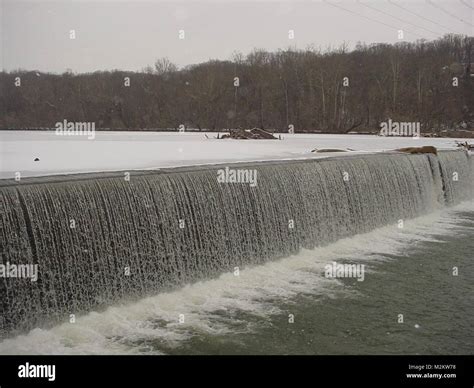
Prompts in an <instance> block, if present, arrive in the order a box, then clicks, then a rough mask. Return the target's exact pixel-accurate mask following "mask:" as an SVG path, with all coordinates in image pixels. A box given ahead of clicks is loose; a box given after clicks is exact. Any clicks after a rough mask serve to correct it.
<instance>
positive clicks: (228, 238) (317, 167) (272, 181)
mask: <svg viewBox="0 0 474 388" xmlns="http://www.w3.org/2000/svg"><path fill="white" fill-rule="evenodd" d="M226 166H228V165H226ZM223 167H225V166H222V165H213V166H203V167H182V168H176V169H161V170H158V171H133V172H130V175H129V176H128V175H127V174H125V173H124V172H117V173H92V174H75V175H68V176H54V177H37V178H23V179H21V181H19V182H16V181H14V180H6V179H5V180H1V181H0V198H1V200H0V214H1V216H0V217H1V218H0V235H1V239H0V244H1V245H0V252H1V264H4V265H6V264H7V263H8V265H12V264H17V265H22V264H23V265H37V266H38V278H37V280H36V281H30V280H29V279H17V278H12V277H4V278H0V295H1V300H0V304H1V306H2V309H1V315H0V333H1V336H3V337H7V336H11V335H16V334H19V333H24V332H26V331H28V330H30V329H32V328H35V327H48V326H49V325H53V324H56V323H60V322H66V321H68V320H69V317H70V314H75V315H76V314H77V315H79V314H85V313H87V312H89V311H92V310H100V309H104V308H105V307H107V306H110V305H113V304H117V303H124V302H128V301H134V300H138V299H140V298H143V297H145V296H149V295H154V294H157V293H160V292H163V291H167V290H171V289H175V288H177V287H180V286H183V285H186V284H189V283H192V282H196V281H199V280H203V279H209V278H213V277H215V276H217V275H219V274H221V273H224V272H231V271H234V269H235V268H236V267H239V268H242V267H246V266H252V265H258V264H261V263H264V262H267V261H270V260H276V259H278V258H282V257H287V256H290V255H292V254H295V253H297V252H298V251H299V250H300V249H302V248H306V249H311V248H314V247H317V246H324V245H327V244H330V243H332V242H335V241H337V240H339V239H341V238H344V237H348V236H353V235H356V234H361V233H366V232H369V231H372V230H374V229H376V228H379V227H382V226H386V225H391V224H393V225H394V228H397V225H400V220H401V221H403V220H406V219H411V218H415V217H418V216H421V215H424V214H428V213H430V212H432V211H434V210H436V209H439V208H442V207H444V206H452V205H455V204H458V203H460V202H462V201H464V200H470V199H472V198H473V168H472V167H473V161H472V157H471V156H469V155H468V154H467V153H465V152H463V151H439V152H438V155H437V156H436V155H432V154H423V155H409V154H403V153H380V154H369V155H347V156H341V157H331V158H326V159H316V160H298V161H277V162H250V163H235V164H233V165H231V167H232V168H234V169H247V170H255V172H256V176H258V180H257V182H258V184H257V185H250V184H246V183H242V182H240V183H225V182H220V181H219V180H218V170H219V169H222V168H223ZM128 177H129V179H128Z"/></svg>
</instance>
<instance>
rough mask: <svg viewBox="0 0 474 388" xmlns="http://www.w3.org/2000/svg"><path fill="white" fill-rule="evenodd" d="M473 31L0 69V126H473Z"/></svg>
mask: <svg viewBox="0 0 474 388" xmlns="http://www.w3.org/2000/svg"><path fill="white" fill-rule="evenodd" d="M473 40H474V38H473V37H463V36H460V35H446V36H444V37H443V38H440V39H437V40H434V41H417V42H415V43H407V42H399V43H396V44H393V45H391V44H371V45H367V44H360V43H359V44H357V46H356V47H355V48H354V49H353V50H348V49H347V46H346V45H342V46H340V47H338V48H336V49H331V50H325V51H322V50H321V49H317V48H314V47H309V48H307V49H305V50H296V49H286V50H279V51H277V52H268V51H266V50H261V49H255V50H254V51H253V52H251V53H249V54H248V55H243V54H240V53H235V54H234V55H233V57H232V59H231V60H226V61H221V60H210V61H208V62H205V63H201V64H196V65H190V66H187V67H184V68H182V69H178V68H177V66H176V65H174V64H173V63H171V62H170V61H169V60H168V59H166V58H162V59H159V60H157V61H156V63H155V65H154V67H151V66H149V67H147V68H145V69H143V70H142V71H139V72H129V71H120V70H114V71H97V72H93V73H82V74H73V73H71V72H66V73H63V74H51V73H43V72H38V71H24V70H18V71H10V72H1V73H0V128H2V129H22V128H54V126H55V123H57V122H61V121H63V120H64V119H66V120H69V121H76V122H94V123H95V125H96V128H98V129H100V128H104V129H128V130H139V129H162V130H163V129H174V130H177V129H178V128H179V127H180V126H184V127H185V128H187V129H198V130H211V131H222V130H225V129H229V128H254V127H258V128H263V129H269V130H275V131H283V132H286V131H288V129H289V128H291V127H292V128H294V131H295V132H296V133H298V132H314V131H324V132H334V133H346V132H349V131H373V130H376V129H377V128H379V126H380V123H381V122H384V121H386V120H388V119H392V120H395V121H400V122H420V123H421V125H422V128H423V131H428V130H429V131H437V130H441V129H454V128H460V127H462V128H467V129H474V112H473V108H474V92H473V88H472V86H473V85H472V83H473V78H472V76H471V68H470V63H471V56H472V50H473V44H472V43H473ZM472 58H473V59H474V57H472Z"/></svg>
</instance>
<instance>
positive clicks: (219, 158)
mask: <svg viewBox="0 0 474 388" xmlns="http://www.w3.org/2000/svg"><path fill="white" fill-rule="evenodd" d="M216 135H217V134H216V133H204V132H200V133H195V132H193V133H191V132H189V133H172V132H153V133H149V132H148V133H144V132H96V134H95V139H93V140H92V139H91V140H89V139H88V138H87V137H86V136H57V135H56V134H55V132H54V131H0V179H4V178H13V177H14V176H15V173H16V172H20V173H21V176H22V177H26V176H42V175H55V174H69V173H79V172H99V171H120V170H142V169H155V168H162V167H176V166H188V165H198V164H214V163H227V162H239V161H258V160H281V159H300V158H314V157H323V156H328V155H334V154H333V153H331V154H325V155H324V154H315V153H312V152H311V150H312V149H314V148H318V149H321V148H351V149H353V150H355V152H374V151H383V150H393V149H395V148H400V147H411V146H422V145H433V146H435V147H438V148H454V147H455V139H431V138H420V139H413V138H389V137H380V136H371V135H322V134H314V135H311V134H294V135H291V134H282V138H283V140H281V141H280V140H231V139H226V140H217V139H215V138H214V137H215V136H216ZM338 154H339V153H338ZM339 155H340V154H339ZM36 158H37V159H39V160H38V161H35V159H36Z"/></svg>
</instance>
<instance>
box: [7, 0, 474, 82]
mask: <svg viewBox="0 0 474 388" xmlns="http://www.w3.org/2000/svg"><path fill="white" fill-rule="evenodd" d="M0 2H1V8H0V12H1V28H0V33H1V43H2V47H1V52H0V55H1V64H2V68H3V69H4V70H7V71H11V70H14V69H18V68H22V69H26V70H40V71H49V72H58V73H61V72H64V71H65V70H66V69H71V70H72V71H74V72H91V71H96V70H110V69H122V70H132V71H136V70H141V69H143V68H144V67H145V66H147V65H152V64H153V63H154V61H155V60H156V59H157V58H159V57H168V58H169V59H170V60H171V61H173V62H174V63H176V64H177V65H178V66H180V67H182V66H185V65H189V64H193V63H199V62H204V61H207V60H209V59H230V57H231V55H232V53H233V52H234V51H240V52H242V53H244V54H247V53H249V52H250V51H251V50H252V49H253V48H264V49H267V50H276V49H279V48H287V47H289V46H293V47H297V48H306V47H307V46H308V45H311V44H312V45H314V46H316V47H321V48H323V49H324V48H326V47H327V46H333V47H336V46H338V45H340V44H341V43H343V42H347V43H348V44H349V47H354V45H355V44H356V43H357V42H358V41H361V42H366V43H373V42H390V43H393V42H396V41H397V40H398V30H403V31H404V40H405V41H414V40H416V39H420V38H425V39H434V38H437V37H440V36H442V35H444V34H445V33H449V32H456V33H462V34H468V35H471V36H472V35H474V34H473V31H474V27H473V25H474V20H473V16H474V9H473V8H474V2H473V1H472V0H449V1H447V0H432V1H431V0H428V1H426V0H403V1H400V0H392V1H390V2H389V1H388V0H378V1H368V0H362V1H361V2H357V0H327V1H321V0H317V1H284V2H275V1H235V0H234V1H226V0H221V1H193V0H188V1H167V2H164V1H156V0H154V1H131V0H129V1H110V0H105V1H71V0H69V1H68V0H64V1H53V2H51V1H42V0H35V1H23V0H0ZM331 4H332V5H331ZM402 8H404V9H402ZM71 30H74V33H75V39H71V36H70V34H71ZM179 30H184V34H185V35H184V39H179ZM289 30H294V39H289Z"/></svg>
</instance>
